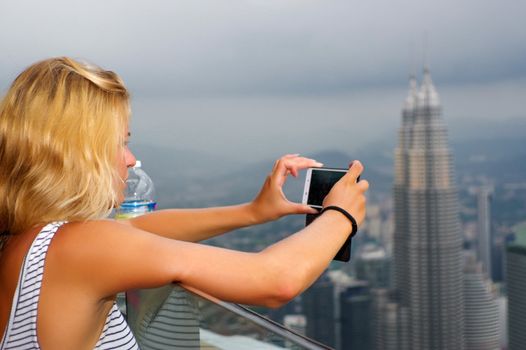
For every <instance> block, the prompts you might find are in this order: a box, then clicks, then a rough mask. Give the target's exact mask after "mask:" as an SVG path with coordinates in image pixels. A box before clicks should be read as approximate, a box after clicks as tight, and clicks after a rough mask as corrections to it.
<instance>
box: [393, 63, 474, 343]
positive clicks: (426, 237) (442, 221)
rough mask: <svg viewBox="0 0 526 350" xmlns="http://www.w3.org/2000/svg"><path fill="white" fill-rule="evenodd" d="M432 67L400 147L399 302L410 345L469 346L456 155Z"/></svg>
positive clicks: (409, 112) (411, 107) (403, 337)
mask: <svg viewBox="0 0 526 350" xmlns="http://www.w3.org/2000/svg"><path fill="white" fill-rule="evenodd" d="M441 113H442V108H441V104H440V100H439V96H438V93H437V92H436V90H435V87H434V85H433V82H432V80H431V74H430V72H429V69H427V68H426V69H424V76H423V80H422V84H421V86H420V89H419V90H418V91H417V85H416V80H415V78H411V80H410V91H409V96H408V97H407V100H406V101H405V105H404V108H403V112H402V126H401V128H400V134H399V145H398V148H397V149H396V151H395V183H394V205H395V233H394V237H395V238H394V259H395V271H394V279H395V295H396V297H395V301H396V302H397V303H398V310H399V312H400V313H402V314H403V315H407V317H404V318H405V319H407V325H406V326H404V327H402V328H403V329H404V330H405V331H404V332H406V334H400V335H399V338H400V340H399V341H401V343H403V344H408V346H407V348H409V349H430V350H432V349H448V350H451V349H463V348H464V339H463V329H464V313H463V307H464V300H463V260H462V237H461V234H460V220H459V213H458V199H457V190H456V187H455V182H454V174H453V160H452V155H451V151H450V149H449V147H448V139H447V128H446V125H445V123H444V121H443V119H442V117H441Z"/></svg>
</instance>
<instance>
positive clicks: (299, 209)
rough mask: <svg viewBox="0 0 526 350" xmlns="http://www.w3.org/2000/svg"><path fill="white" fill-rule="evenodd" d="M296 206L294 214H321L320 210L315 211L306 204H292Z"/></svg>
mask: <svg viewBox="0 0 526 350" xmlns="http://www.w3.org/2000/svg"><path fill="white" fill-rule="evenodd" d="M292 204H293V205H294V207H293V212H294V213H295V214H319V213H320V212H319V211H318V209H314V208H313V207H311V206H309V205H306V204H299V203H292Z"/></svg>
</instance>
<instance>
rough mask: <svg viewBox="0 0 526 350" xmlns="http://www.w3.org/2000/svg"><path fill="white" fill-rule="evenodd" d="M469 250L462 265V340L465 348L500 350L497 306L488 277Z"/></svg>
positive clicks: (468, 349) (470, 349) (467, 349)
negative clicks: (464, 263) (463, 265)
mask: <svg viewBox="0 0 526 350" xmlns="http://www.w3.org/2000/svg"><path fill="white" fill-rule="evenodd" d="M481 265H482V263H480V262H479V263H477V262H476V258H475V256H474V255H472V253H467V256H466V265H465V267H464V340H465V345H466V350H496V349H499V307H498V304H497V297H496V294H495V290H494V287H493V284H492V283H491V280H490V279H489V278H488V275H487V274H486V273H485V272H483V268H482V266H481Z"/></svg>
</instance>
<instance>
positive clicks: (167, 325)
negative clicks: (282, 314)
mask: <svg viewBox="0 0 526 350" xmlns="http://www.w3.org/2000/svg"><path fill="white" fill-rule="evenodd" d="M126 309H127V310H126V311H127V319H128V323H129V324H130V327H131V328H132V331H133V332H134V334H135V337H136V338H137V341H138V342H139V345H140V347H141V349H143V350H149V349H209V350H212V349H218V350H219V349H229V350H237V349H261V350H266V349H269V350H270V349H330V347H328V346H325V345H323V344H320V343H318V342H316V341H314V340H312V339H309V338H306V337H305V336H303V335H301V334H299V333H297V332H295V331H293V330H291V329H288V328H285V327H284V326H282V325H280V324H278V323H276V322H274V321H271V320H269V319H267V318H265V317H263V316H261V315H259V314H257V313H256V312H254V311H252V310H250V309H248V308H246V307H244V306H241V305H238V304H232V303H227V302H224V301H221V300H219V299H217V298H214V297H212V296H209V295H207V294H205V293H203V292H201V291H198V290H195V289H193V288H189V287H184V286H182V285H179V284H173V285H167V286H165V287H162V288H156V289H147V290H137V291H131V292H128V293H127V295H126Z"/></svg>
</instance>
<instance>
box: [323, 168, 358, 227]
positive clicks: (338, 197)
mask: <svg viewBox="0 0 526 350" xmlns="http://www.w3.org/2000/svg"><path fill="white" fill-rule="evenodd" d="M362 171H363V165H362V163H360V162H359V161H357V160H356V161H354V162H352V163H351V167H350V168H349V171H348V172H347V174H345V176H343V177H342V178H341V179H340V181H338V182H337V183H336V184H335V185H334V187H333V188H332V189H331V191H330V192H329V194H328V195H327V197H325V199H324V201H323V207H328V206H330V205H334V206H337V207H341V208H342V209H345V210H346V211H347V212H349V214H351V215H352V216H353V217H354V219H355V220H356V223H357V224H358V226H359V225H360V224H361V223H362V221H363V219H364V218H365V204H366V198H365V192H366V191H367V189H368V188H369V183H368V182H367V180H360V181H358V182H357V179H358V176H360V174H361V173H362Z"/></svg>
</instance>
